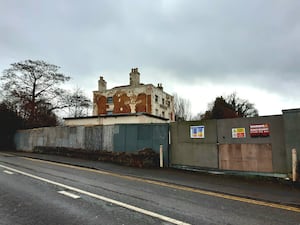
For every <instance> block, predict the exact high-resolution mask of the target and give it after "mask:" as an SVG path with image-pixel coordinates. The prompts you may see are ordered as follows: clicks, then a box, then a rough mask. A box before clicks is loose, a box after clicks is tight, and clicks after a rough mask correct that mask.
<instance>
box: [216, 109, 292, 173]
mask: <svg viewBox="0 0 300 225" xmlns="http://www.w3.org/2000/svg"><path fill="white" fill-rule="evenodd" d="M265 123H267V124H269V129H270V136H268V137H251V136H250V125H251V124H265ZM217 127H218V134H217V137H218V143H219V145H220V149H221V148H222V147H223V146H224V145H225V146H226V145H230V146H232V148H235V147H236V146H235V145H233V144H240V146H241V147H243V148H244V147H245V144H252V145H251V148H248V152H250V151H252V154H256V151H257V149H260V152H262V151H265V155H266V154H267V152H268V151H269V147H268V145H271V152H272V154H271V158H265V163H268V160H271V163H272V171H270V169H268V170H264V171H260V172H274V173H287V165H286V151H285V140H284V127H283V118H282V116H280V115H279V116H263V117H254V118H235V119H223V120H218V122H217ZM232 128H245V131H246V137H245V138H232ZM248 146H249V145H248ZM262 146H265V148H262ZM260 152H258V153H260ZM251 157H254V156H251ZM246 160H247V159H245V161H246ZM249 160H250V158H249ZM258 161H260V159H259V158H257V162H254V161H253V163H258ZM245 163H247V162H245ZM248 163H250V161H249V162H248ZM234 168H236V166H234ZM257 168H258V167H257ZM268 168H270V167H268ZM240 170H243V169H240ZM247 170H248V171H249V167H248V168H247ZM250 171H253V170H250Z"/></svg>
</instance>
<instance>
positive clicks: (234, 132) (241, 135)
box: [232, 127, 246, 138]
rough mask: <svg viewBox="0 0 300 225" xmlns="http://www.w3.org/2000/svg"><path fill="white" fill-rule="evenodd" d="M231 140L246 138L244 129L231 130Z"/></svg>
mask: <svg viewBox="0 0 300 225" xmlns="http://www.w3.org/2000/svg"><path fill="white" fill-rule="evenodd" d="M232 138H246V129H245V128H243V127H242V128H232Z"/></svg>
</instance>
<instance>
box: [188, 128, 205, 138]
mask: <svg viewBox="0 0 300 225" xmlns="http://www.w3.org/2000/svg"><path fill="white" fill-rule="evenodd" d="M190 137H191V138H205V136H204V126H190Z"/></svg>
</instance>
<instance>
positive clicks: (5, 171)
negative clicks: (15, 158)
mask: <svg viewBox="0 0 300 225" xmlns="http://www.w3.org/2000/svg"><path fill="white" fill-rule="evenodd" d="M3 173H6V174H9V175H13V174H14V173H13V172H11V171H9V170H3Z"/></svg>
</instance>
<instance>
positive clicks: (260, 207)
mask: <svg viewBox="0 0 300 225" xmlns="http://www.w3.org/2000/svg"><path fill="white" fill-rule="evenodd" d="M0 224H1V225H2V224H3V225H23V224H24V225H25V224H26V225H39V224H40V225H48V224H49V225H50V224H51V225H53V224H56V225H60V224H61V225H71V224H74V225H89V224H103V225H109V224H111V225H117V224H118V225H125V224H126V225H127V224H128V225H132V224H143V225H144V224H165V225H166V224H182V225H185V224H186V225H187V224H197V225H198V224H199V225H201V224H205V225H212V224H226V225H234V224H236V225H241V224H243V225H247V224H249V225H255V224H263V225H268V224H270V225H271V224H272V225H277V224H278V225H282V224H291V225H300V208H299V207H296V206H287V205H281V204H278V203H271V202H267V201H260V200H252V199H249V198H243V197H237V196H234V195H229V194H222V193H218V192H214V191H207V190H201V189H199V188H192V187H189V186H188V185H187V186H183V185H177V184H172V183H167V182H163V181H155V180H149V179H146V178H138V177H134V176H129V175H124V174H123V173H116V172H110V171H107V170H105V171H104V170H94V169H88V168H84V167H78V166H72V165H67V164H63V163H54V162H48V161H43V160H36V159H31V158H26V157H21V156H16V155H12V154H5V153H0Z"/></svg>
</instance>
